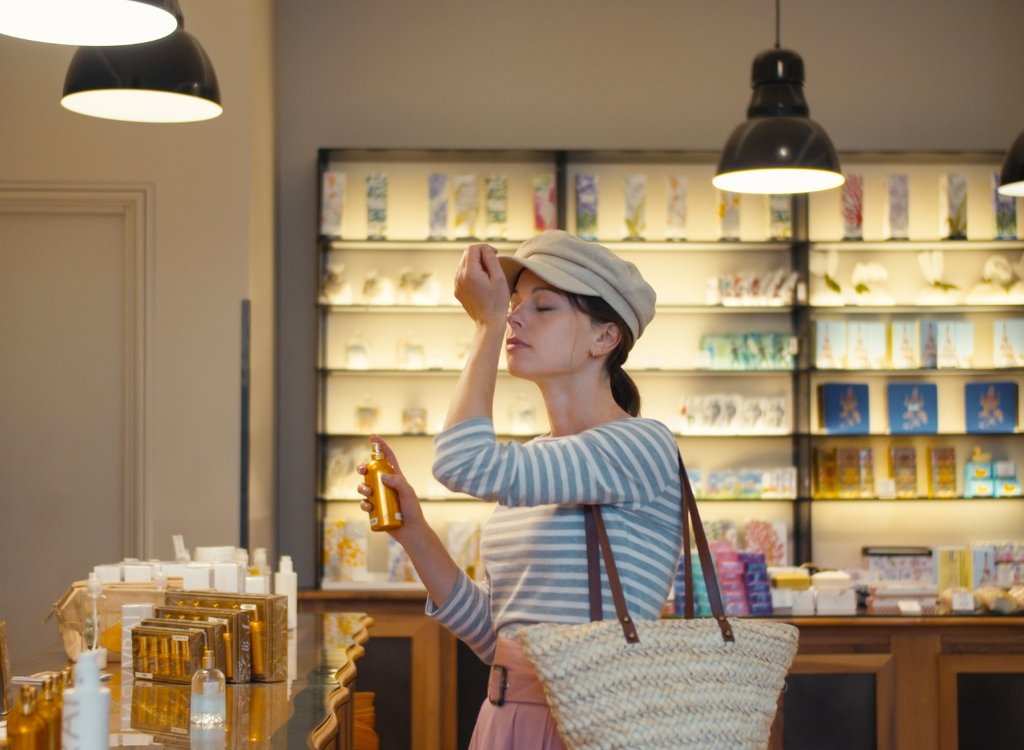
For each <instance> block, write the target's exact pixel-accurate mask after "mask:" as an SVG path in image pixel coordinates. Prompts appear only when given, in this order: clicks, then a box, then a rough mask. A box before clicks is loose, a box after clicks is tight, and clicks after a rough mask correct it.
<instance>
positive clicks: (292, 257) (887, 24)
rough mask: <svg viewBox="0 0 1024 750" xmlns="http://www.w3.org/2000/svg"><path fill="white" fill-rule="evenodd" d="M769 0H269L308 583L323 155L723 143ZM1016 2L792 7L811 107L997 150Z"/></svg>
mask: <svg viewBox="0 0 1024 750" xmlns="http://www.w3.org/2000/svg"><path fill="white" fill-rule="evenodd" d="M774 6H775V4H774V3H772V2H770V0H733V1H731V2H722V1H721V0H640V1H639V2H632V3H628V2H621V1H619V2H612V0H432V2H412V1H411V0H345V2H333V3H327V2H322V1H317V0H287V2H278V3H277V5H276V18H275V34H276V44H277V51H276V56H277V62H276V68H277V76H278V78H277V87H278V96H277V99H276V104H277V127H278V133H279V136H278V148H277V159H278V162H277V171H278V178H277V185H278V201H277V218H278V253H279V261H278V275H277V289H278V294H279V301H280V318H279V330H280V332H281V336H280V341H279V345H280V350H279V357H278V363H279V369H278V375H279V383H280V399H279V412H278V416H279V425H278V426H279V454H278V456H279V461H278V471H279V475H278V503H279V511H278V543H279V547H280V549H281V551H283V552H288V553H290V554H292V555H293V557H295V559H296V561H297V564H298V566H299V570H300V574H301V578H300V580H301V582H302V584H303V585H312V584H313V569H314V562H315V561H314V558H313V554H314V537H313V535H314V533H315V529H316V526H315V516H314V508H313V503H312V498H313V497H314V493H315V470H316V469H315V466H316V462H315V452H314V448H315V441H314V439H313V436H314V434H315V430H316V426H315V419H314V417H315V398H316V391H315V378H314V373H313V365H314V362H315V352H316V347H315V344H316V338H315V330H316V322H315V310H314V301H315V289H316V283H317V281H316V265H315V255H316V253H315V248H316V244H315V242H316V235H315V226H316V225H315V222H316V215H317V207H316V179H315V175H316V151H317V148H319V147H365V148H371V147H423V148H430V147H452V148H467V147H494V148H512V147H535V148H576V149H579V148H595V149H615V148H623V149H691V150H709V149H710V150H718V149H720V148H721V146H722V144H723V143H724V142H725V139H726V136H727V135H728V133H729V132H730V130H731V129H732V128H733V127H734V126H735V125H736V124H738V123H739V122H740V121H741V120H742V119H743V118H744V116H745V111H746V107H747V104H748V100H749V76H750V64H751V62H752V61H753V58H754V56H755V55H756V54H757V53H759V52H761V51H763V50H765V49H768V48H769V47H771V46H772V44H773V42H774ZM1022 26H1024V3H1021V2H1019V0H975V1H974V2H970V3H966V2H962V0H900V2H892V0H859V1H858V2H847V1H845V0H789V1H787V2H784V3H782V44H783V46H786V47H790V48H792V49H795V50H796V51H797V52H799V53H800V54H801V56H802V57H803V58H804V62H805V66H806V71H807V85H806V94H807V98H808V103H809V105H810V108H811V115H812V117H814V119H816V120H818V121H819V122H821V123H822V124H823V125H824V126H825V128H826V129H827V131H828V132H829V134H830V135H831V136H832V138H833V141H834V142H835V144H836V147H837V148H838V149H840V150H841V151H859V150H897V149H910V150H918V151H921V150H941V151H947V150H997V151H998V150H1003V149H1005V148H1007V147H1008V146H1009V144H1010V142H1011V141H1012V140H1013V138H1014V136H1015V135H1016V133H1017V132H1018V131H1019V130H1020V129H1022V128H1024V97H1021V96H1020V94H1021V92H1022V91H1024V46H1022V45H1021V44H1020V43H1019V30H1020V29H1021V28H1022Z"/></svg>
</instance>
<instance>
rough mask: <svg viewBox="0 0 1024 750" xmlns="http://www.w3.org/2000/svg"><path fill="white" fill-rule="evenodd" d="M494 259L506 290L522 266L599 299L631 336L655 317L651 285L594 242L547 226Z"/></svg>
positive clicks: (560, 285)
mask: <svg viewBox="0 0 1024 750" xmlns="http://www.w3.org/2000/svg"><path fill="white" fill-rule="evenodd" d="M498 260H499V262H500V263H501V268H502V270H503V271H504V272H505V278H507V279H508V286H509V289H512V288H513V287H514V286H515V283H516V279H517V278H518V277H519V273H520V272H521V271H522V270H523V269H524V268H525V269H529V270H530V271H533V272H534V273H535V274H537V275H538V276H539V277H540V278H542V279H544V281H546V282H548V283H549V284H551V285H553V286H555V287H557V288H559V289H561V290H562V291H565V292H572V293H575V294H584V295H587V296H591V297H603V298H604V300H605V301H606V302H607V303H608V304H609V305H611V306H612V309H613V310H615V312H617V313H618V314H619V315H621V316H622V320H623V321H625V323H626V325H627V326H629V329H630V331H632V333H633V338H634V339H638V338H640V334H641V333H643V332H644V328H646V327H647V324H648V323H650V322H651V320H652V319H653V318H654V302H655V299H656V297H657V295H656V294H655V292H654V288H653V287H652V286H651V285H650V284H648V283H647V282H646V281H644V277H643V276H641V275H640V271H639V269H637V267H636V266H635V265H633V264H632V263H630V262H629V261H628V260H623V259H622V258H620V257H618V256H617V255H616V254H615V253H613V252H612V251H611V250H609V249H608V248H606V247H604V246H603V245H598V244H597V243H596V242H587V241H586V240H581V239H580V238H579V237H577V236H575V235H573V234H569V233H568V232H566V231H563V230H561V229H552V230H549V231H547V232H542V233H541V234H538V235H537V236H535V237H531V238H530V239H528V240H527V241H526V242H524V243H523V244H521V245H520V246H519V247H518V248H517V249H516V252H515V255H502V256H499V257H498Z"/></svg>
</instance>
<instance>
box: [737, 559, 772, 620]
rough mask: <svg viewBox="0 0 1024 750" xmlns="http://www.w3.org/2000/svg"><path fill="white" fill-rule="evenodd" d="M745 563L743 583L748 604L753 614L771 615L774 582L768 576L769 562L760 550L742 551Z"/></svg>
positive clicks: (741, 560)
mask: <svg viewBox="0 0 1024 750" xmlns="http://www.w3.org/2000/svg"><path fill="white" fill-rule="evenodd" d="M739 559H740V562H742V563H743V583H744V584H745V586H746V590H747V606H748V607H749V609H750V614H752V615H771V614H773V610H772V584H771V579H770V578H769V577H768V564H767V563H766V562H765V559H764V554H762V553H760V552H740V553H739Z"/></svg>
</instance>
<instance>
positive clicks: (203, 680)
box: [190, 649, 227, 729]
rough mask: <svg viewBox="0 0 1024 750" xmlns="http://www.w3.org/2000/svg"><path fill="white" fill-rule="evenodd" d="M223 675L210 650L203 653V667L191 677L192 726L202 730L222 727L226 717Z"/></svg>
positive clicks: (225, 694)
mask: <svg viewBox="0 0 1024 750" xmlns="http://www.w3.org/2000/svg"><path fill="white" fill-rule="evenodd" d="M226 690H227V689H226V686H225V680H224V673H223V672H221V671H220V670H219V669H218V668H217V660H216V656H215V655H214V652H213V651H212V650H211V649H206V650H205V651H204V652H203V666H202V667H201V668H200V669H197V670H196V673H195V674H194V675H192V703H191V712H190V715H191V723H192V726H196V727H202V728H204V729H208V728H212V727H219V726H223V724H224V721H225V719H226V717H227V693H226Z"/></svg>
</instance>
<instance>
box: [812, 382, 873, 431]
mask: <svg viewBox="0 0 1024 750" xmlns="http://www.w3.org/2000/svg"><path fill="white" fill-rule="evenodd" d="M818 399H819V401H818V407H819V414H820V421H821V426H822V427H823V428H824V429H825V432H827V433H829V434H833V435H867V434H868V433H870V432H871V412H870V408H869V401H868V386H867V384H866V383H822V384H821V385H820V386H818Z"/></svg>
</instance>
